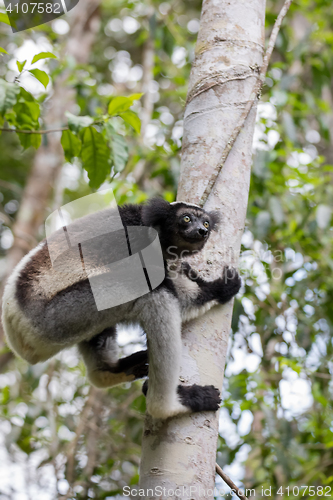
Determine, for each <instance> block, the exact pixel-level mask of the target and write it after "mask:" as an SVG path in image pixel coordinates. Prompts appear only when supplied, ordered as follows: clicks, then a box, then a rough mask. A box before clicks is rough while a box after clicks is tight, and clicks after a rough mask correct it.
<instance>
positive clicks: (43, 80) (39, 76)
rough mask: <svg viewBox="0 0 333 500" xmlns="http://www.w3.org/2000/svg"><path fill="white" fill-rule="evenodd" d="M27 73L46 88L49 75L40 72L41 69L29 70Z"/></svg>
mask: <svg viewBox="0 0 333 500" xmlns="http://www.w3.org/2000/svg"><path fill="white" fill-rule="evenodd" d="M29 73H31V74H32V75H33V76H34V77H35V78H36V79H37V80H38V81H39V82H40V83H41V84H42V85H44V87H45V88H46V87H47V84H48V83H49V81H50V78H49V75H48V74H47V73H45V71H42V70H41V69H37V68H36V69H29Z"/></svg>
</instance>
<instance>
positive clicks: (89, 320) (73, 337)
mask: <svg viewBox="0 0 333 500" xmlns="http://www.w3.org/2000/svg"><path fill="white" fill-rule="evenodd" d="M118 209H119V215H120V217H121V222H122V224H123V226H124V228H125V229H126V227H129V226H148V227H152V228H154V229H155V230H156V231H157V232H158V236H159V240H160V244H161V249H162V252H163V258H164V264H165V278H164V280H163V281H162V283H161V284H160V285H159V286H157V288H155V289H154V290H153V291H151V292H149V293H147V294H145V295H143V296H142V297H139V298H137V299H135V300H131V301H129V302H127V303H125V304H121V305H117V306H115V307H111V308H108V309H105V310H98V309H97V307H96V304H95V301H94V297H93V294H92V289H91V286H90V283H89V280H88V277H87V274H85V272H84V269H81V270H80V271H78V272H74V271H73V269H71V268H70V261H69V264H68V269H66V265H65V268H64V269H62V270H61V271H59V270H57V269H55V268H54V266H52V262H51V259H50V254H49V250H48V241H47V240H43V241H42V242H41V243H40V244H39V245H38V246H37V247H36V248H35V249H33V250H31V251H30V252H29V253H28V254H27V255H26V256H25V257H24V258H23V259H22V260H21V261H20V262H19V264H18V265H17V266H16V268H15V269H14V271H13V273H12V274H11V276H10V277H9V279H8V282H7V284H6V287H5V290H4V295H3V313H2V322H3V326H4V331H5V335H6V339H7V342H8V345H9V346H10V348H11V349H12V350H13V351H14V352H15V353H16V354H17V355H19V356H21V357H22V358H23V359H25V360H27V361H28V362H29V363H31V364H35V363H38V362H41V361H45V360H47V359H49V358H51V357H52V356H54V355H55V354H57V353H58V352H59V351H61V350H63V349H65V348H68V347H71V346H73V345H75V344H78V348H79V351H80V353H81V354H82V356H83V359H84V362H85V365H86V369H87V375H88V377H89V379H90V381H91V383H92V384H93V385H95V386H96V387H99V388H104V387H111V386H114V385H117V384H120V383H122V382H127V381H133V380H135V379H139V378H144V377H146V376H148V375H149V381H148V386H147V384H146V385H145V391H144V392H146V395H147V411H148V413H149V414H150V415H151V416H152V417H153V418H159V419H166V418H168V417H172V416H174V415H178V414H182V413H186V412H194V411H216V410H217V409H218V407H219V404H220V393H219V390H218V389H217V388H215V387H214V386H212V385H209V386H200V385H196V384H194V385H191V386H184V385H180V384H179V375H180V362H181V350H182V344H181V329H182V322H185V321H189V320H190V319H194V318H196V317H198V316H199V315H202V314H203V313H205V312H206V311H208V310H209V309H210V308H211V307H213V306H214V305H216V304H224V303H225V302H227V301H229V300H230V299H231V298H232V297H233V296H234V295H235V294H237V292H238V291H239V288H240V286H241V280H240V278H239V275H238V273H237V271H235V270H234V269H230V268H227V267H226V268H224V270H223V272H222V273H221V277H220V278H219V279H215V280H213V281H206V280H204V279H203V278H201V277H199V276H198V275H197V273H196V272H194V270H193V269H192V268H191V266H190V265H189V263H188V262H186V261H182V260H181V259H180V258H181V257H183V256H184V255H191V254H193V253H195V252H198V251H200V250H202V249H203V247H204V245H205V244H206V242H207V240H208V238H209V236H210V234H211V231H216V230H217V228H218V224H219V216H218V213H217V212H207V211H205V210H204V209H202V208H200V207H198V206H196V205H193V204H190V203H185V202H181V201H179V202H173V203H168V202H167V201H165V200H163V199H158V198H154V199H152V200H150V202H148V203H147V204H143V205H123V206H119V207H118ZM106 210H114V209H106ZM99 213H100V212H96V213H95V214H93V215H88V216H85V217H82V218H80V219H78V220H77V221H75V222H74V223H73V224H76V227H78V228H79V229H80V227H81V226H80V225H82V227H85V228H86V230H87V228H89V227H91V226H89V225H91V224H94V221H95V220H96V221H97V219H96V218H98V217H99V215H98V214H99ZM104 216H105V214H104ZM172 257H176V259H178V260H177V262H178V264H177V263H176V265H175V262H173V266H171V267H170V265H169V264H170V261H171V258H172ZM174 268H176V270H175V269H174ZM170 269H173V270H170ZM120 323H121V324H139V325H140V326H141V327H142V329H143V330H144V332H145V333H146V335H147V345H148V350H143V351H139V352H136V353H134V354H132V355H130V356H128V357H125V358H122V359H119V356H118V346H117V338H116V325H117V324H120ZM147 389H148V391H147Z"/></svg>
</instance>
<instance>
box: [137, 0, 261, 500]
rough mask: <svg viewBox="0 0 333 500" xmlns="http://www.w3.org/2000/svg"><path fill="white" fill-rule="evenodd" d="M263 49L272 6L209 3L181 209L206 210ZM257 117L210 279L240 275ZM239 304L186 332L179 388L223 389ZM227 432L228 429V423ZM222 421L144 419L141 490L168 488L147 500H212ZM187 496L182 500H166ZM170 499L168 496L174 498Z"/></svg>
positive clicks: (226, 184) (231, 177)
mask: <svg viewBox="0 0 333 500" xmlns="http://www.w3.org/2000/svg"><path fill="white" fill-rule="evenodd" d="M264 41H265V0H234V1H233V2H230V0H229V1H228V0H204V1H203V6H202V13H201V22H200V30H199V34H198V40H197V45H196V53H195V61H194V64H193V67H192V71H191V76H190V81H189V89H188V97H187V103H186V108H185V115H184V136H183V146H182V166H181V176H180V182H179V187H178V200H185V201H187V202H192V203H199V200H200V198H201V196H202V194H203V192H204V190H205V187H206V185H207V183H208V180H209V178H210V177H211V174H212V172H213V171H214V169H215V168H216V166H217V165H218V164H219V162H220V160H221V154H222V151H223V150H224V148H225V146H226V144H227V142H228V139H229V137H230V135H231V133H232V131H233V129H234V128H235V126H236V124H237V121H238V119H239V116H240V115H241V113H242V110H243V109H244V106H245V103H246V102H247V100H248V99H249V97H250V95H251V91H252V89H253V86H254V84H255V82H256V78H257V77H258V69H260V66H261V64H262V57H263V51H264ZM255 116H256V110H255V109H254V108H253V109H252V111H251V112H250V115H249V116H248V118H247V120H246V124H245V126H244V128H243V129H242V131H241V133H240V134H239V136H238V138H237V140H236V142H235V144H234V147H233V148H232V150H231V152H230V154H229V156H228V158H227V160H226V163H225V165H224V166H223V168H222V170H221V173H220V175H219V177H218V179H217V182H216V183H215V185H214V187H213V190H212V192H211V194H210V196H209V198H208V200H207V203H206V205H205V208H206V209H208V210H212V209H217V210H219V211H220V213H221V216H222V217H221V219H222V222H221V227H220V230H219V232H218V234H214V235H213V236H211V238H210V241H209V242H208V244H207V248H205V250H204V251H203V252H201V253H200V254H198V255H197V256H195V257H192V258H191V259H189V260H190V263H191V265H192V266H193V267H194V268H195V269H197V270H198V272H199V274H201V275H202V276H203V277H209V278H210V279H214V278H216V277H218V276H221V273H222V267H223V266H224V265H226V264H228V265H231V266H237V262H238V257H239V251H240V244H241V237H242V234H243V230H244V224H245V217H246V210H247V203H248V191H249V182H250V170H251V154H252V138H253V130H254V124H255ZM232 309H233V303H232V302H230V303H228V304H226V305H224V306H220V307H214V308H213V309H211V311H210V312H209V313H207V314H206V315H205V316H203V317H201V318H200V319H198V320H195V321H191V322H189V323H187V324H186V325H184V327H183V363H182V373H181V382H184V383H185V384H187V385H191V384H193V383H196V384H201V385H206V384H213V385H214V386H216V387H218V388H220V389H221V388H222V382H223V373H224V366H225V358H226V353H227V345H228V337H229V332H230V327H231V318H232ZM221 425H223V422H221ZM217 437H218V414H216V415H214V414H212V413H209V412H207V413H199V414H191V415H189V416H183V417H180V418H174V419H171V420H169V421H166V422H163V423H158V422H155V423H154V422H153V421H152V420H151V419H150V418H149V417H147V419H146V423H145V430H144V437H143V444H142V464H141V483H140V486H141V487H142V488H145V489H148V488H150V489H154V488H156V487H157V486H159V487H162V488H165V490H164V492H165V494H164V493H163V494H162V496H158V497H157V496H150V495H147V496H146V498H147V499H148V498H149V499H150V498H159V499H171V498H172V499H173V498H182V499H183V500H185V499H190V500H198V499H200V500H201V499H205V500H209V499H213V497H214V494H213V488H214V480H215V461H216V445H217ZM177 487H178V488H180V490H178V492H180V494H179V496H177V495H176V494H175V493H174V494H171V495H170V494H169V493H172V492H175V490H176V488H177ZM168 490H169V491H168Z"/></svg>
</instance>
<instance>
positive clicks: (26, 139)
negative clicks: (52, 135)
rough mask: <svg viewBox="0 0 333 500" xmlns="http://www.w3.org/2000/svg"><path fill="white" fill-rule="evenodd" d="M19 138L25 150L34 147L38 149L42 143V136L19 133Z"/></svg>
mask: <svg viewBox="0 0 333 500" xmlns="http://www.w3.org/2000/svg"><path fill="white" fill-rule="evenodd" d="M17 135H18V138H19V140H20V143H21V146H22V147H23V148H24V149H28V148H29V147H30V146H32V147H33V148H35V149H38V148H39V146H40V145H41V142H42V136H41V134H20V133H19V132H18V133H17Z"/></svg>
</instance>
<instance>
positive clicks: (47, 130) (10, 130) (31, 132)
mask: <svg viewBox="0 0 333 500" xmlns="http://www.w3.org/2000/svg"><path fill="white" fill-rule="evenodd" d="M63 130H69V128H68V127H62V128H53V129H51V128H49V129H46V130H23V129H19V128H0V131H1V132H16V133H17V134H40V135H43V134H51V133H52V132H62V131H63Z"/></svg>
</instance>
